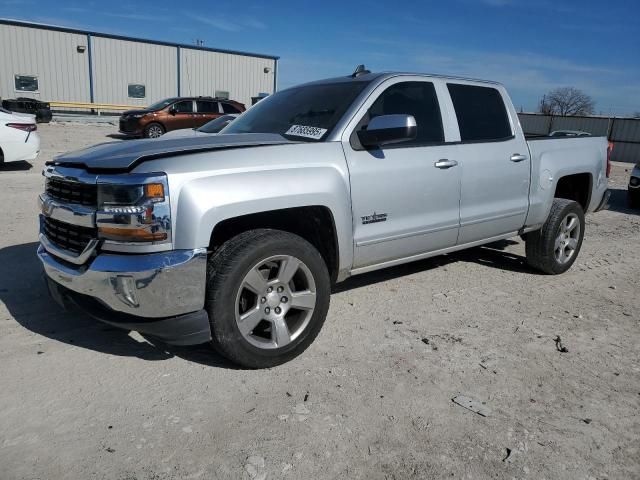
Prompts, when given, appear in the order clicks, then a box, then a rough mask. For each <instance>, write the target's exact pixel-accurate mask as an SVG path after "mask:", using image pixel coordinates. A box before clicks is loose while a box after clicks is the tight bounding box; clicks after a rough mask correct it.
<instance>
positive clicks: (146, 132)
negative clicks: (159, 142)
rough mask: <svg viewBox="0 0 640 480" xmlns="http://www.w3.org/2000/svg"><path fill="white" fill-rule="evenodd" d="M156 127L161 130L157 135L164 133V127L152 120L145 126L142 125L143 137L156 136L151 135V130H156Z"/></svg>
mask: <svg viewBox="0 0 640 480" xmlns="http://www.w3.org/2000/svg"><path fill="white" fill-rule="evenodd" d="M157 129H159V131H161V132H162V133H161V134H160V135H159V136H162V135H164V134H165V131H166V130H165V128H164V127H163V126H162V125H161V124H159V123H158V122H152V123H150V124H149V125H147V126H146V127H144V137H145V138H158V137H156V136H152V132H154V131H158V130H157Z"/></svg>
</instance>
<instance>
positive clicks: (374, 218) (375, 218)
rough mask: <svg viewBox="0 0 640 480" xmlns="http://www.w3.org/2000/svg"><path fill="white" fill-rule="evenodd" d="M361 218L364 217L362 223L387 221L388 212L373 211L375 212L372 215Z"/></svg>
mask: <svg viewBox="0 0 640 480" xmlns="http://www.w3.org/2000/svg"><path fill="white" fill-rule="evenodd" d="M360 218H361V219H362V224H363V225H366V224H368V223H378V222H386V221H387V214H386V213H376V212H373V214H371V215H365V216H364V217H360Z"/></svg>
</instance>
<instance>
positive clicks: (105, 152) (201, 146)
mask: <svg viewBox="0 0 640 480" xmlns="http://www.w3.org/2000/svg"><path fill="white" fill-rule="evenodd" d="M286 143H296V142H291V141H289V140H287V139H285V138H284V137H282V136H280V135H276V134H273V133H241V134H227V135H206V136H203V137H178V138H166V139H163V137H160V138H157V139H144V140H128V141H121V142H108V143H101V144H98V145H94V146H93V147H89V148H85V149H83V150H77V151H75V152H70V153H65V154H63V155H60V156H58V157H55V158H54V159H53V161H51V162H47V165H60V166H66V167H78V168H85V169H87V170H95V171H109V172H113V173H117V172H127V171H129V170H131V169H132V168H134V167H135V166H136V165H139V164H140V163H142V162H144V161H146V160H154V159H157V158H163V157H170V156H175V155H181V154H185V153H197V152H206V151H213V150H220V149H229V148H247V147H258V146H262V145H281V144H286Z"/></svg>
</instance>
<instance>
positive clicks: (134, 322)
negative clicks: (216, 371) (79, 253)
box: [38, 245, 211, 345]
mask: <svg viewBox="0 0 640 480" xmlns="http://www.w3.org/2000/svg"><path fill="white" fill-rule="evenodd" d="M38 257H39V258H40V261H41V262H42V265H43V267H44V271H45V274H46V278H47V285H48V287H49V292H50V294H51V296H52V297H53V298H54V300H56V301H57V302H58V303H60V304H62V305H63V306H67V305H68V304H69V303H72V304H75V305H76V306H78V307H80V308H81V309H82V310H84V311H86V312H87V313H89V314H90V315H92V316H94V317H95V318H97V319H98V320H101V321H103V322H106V323H109V324H111V325H114V326H117V327H121V328H125V329H127V330H135V331H138V332H140V333H144V334H148V335H151V336H154V337H157V338H159V339H160V340H162V341H164V342H166V343H171V344H175V345H196V344H199V343H204V342H207V341H209V340H211V330H210V326H209V317H208V315H207V313H206V311H205V310H203V307H204V296H205V285H206V265H207V254H206V249H196V250H172V251H168V252H162V253H153V254H145V255H112V254H101V255H98V256H97V257H95V258H94V259H93V260H92V261H91V262H90V263H89V264H87V265H82V266H77V265H72V264H70V263H67V262H65V261H62V260H59V259H58V258H57V257H55V256H54V255H51V254H50V253H49V252H47V250H46V249H45V248H44V247H43V246H42V245H40V246H39V248H38Z"/></svg>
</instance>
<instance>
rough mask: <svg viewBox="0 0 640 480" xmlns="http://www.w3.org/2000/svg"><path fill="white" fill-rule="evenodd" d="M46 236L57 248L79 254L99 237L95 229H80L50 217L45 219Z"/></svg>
mask: <svg viewBox="0 0 640 480" xmlns="http://www.w3.org/2000/svg"><path fill="white" fill-rule="evenodd" d="M44 234H45V235H46V236H47V238H48V239H49V241H50V242H51V243H53V244H54V245H56V246H57V247H59V248H62V249H64V250H68V251H70V252H74V253H78V254H79V253H82V251H84V249H85V248H86V246H87V244H88V243H89V242H90V241H91V240H93V239H95V238H97V236H98V232H97V229H95V228H87V227H79V226H77V225H71V224H69V223H64V222H60V221H58V220H54V219H53V218H48V217H45V218H44Z"/></svg>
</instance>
